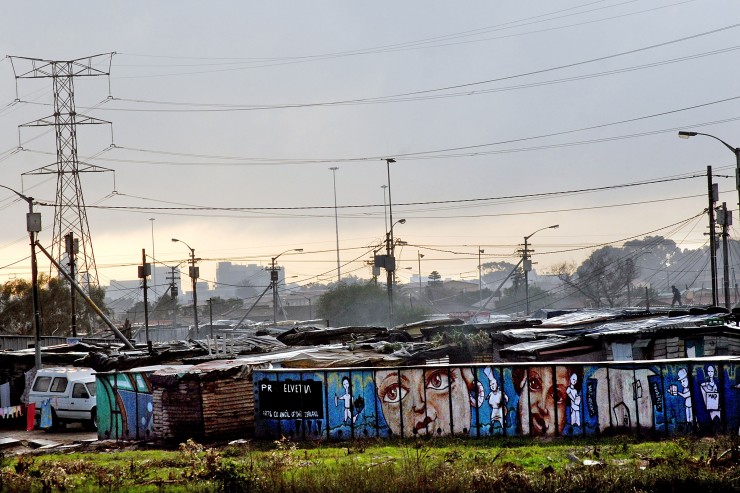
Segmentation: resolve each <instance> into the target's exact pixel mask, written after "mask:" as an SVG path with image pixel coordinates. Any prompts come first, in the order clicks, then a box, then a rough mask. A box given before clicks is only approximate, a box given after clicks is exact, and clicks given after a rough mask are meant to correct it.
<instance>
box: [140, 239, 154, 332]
mask: <svg viewBox="0 0 740 493" xmlns="http://www.w3.org/2000/svg"><path fill="white" fill-rule="evenodd" d="M151 267H152V266H151V264H149V263H147V261H146V250H145V249H143V248H142V249H141V265H140V266H139V279H141V280H142V283H143V289H144V331H145V333H146V344H147V347H148V346H149V345H150V344H151V342H150V339H149V299H148V298H147V291H148V289H147V286H146V276H148V275H149V274H151Z"/></svg>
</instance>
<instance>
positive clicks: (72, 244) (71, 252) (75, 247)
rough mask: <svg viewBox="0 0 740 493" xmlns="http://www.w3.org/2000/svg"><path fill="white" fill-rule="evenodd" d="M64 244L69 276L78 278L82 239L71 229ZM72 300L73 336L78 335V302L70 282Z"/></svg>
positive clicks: (65, 237) (65, 236)
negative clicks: (77, 266) (76, 269)
mask: <svg viewBox="0 0 740 493" xmlns="http://www.w3.org/2000/svg"><path fill="white" fill-rule="evenodd" d="M64 245H65V249H66V251H67V258H68V259H69V264H68V265H69V276H70V277H71V278H72V279H75V280H77V277H76V274H75V264H76V262H77V257H76V256H77V252H78V251H79V248H80V247H79V245H80V241H79V240H78V239H77V238H75V237H74V233H72V232H71V231H70V232H69V233H67V234H66V235H64ZM69 294H70V300H71V303H72V337H77V303H76V297H77V296H76V295H75V288H74V286H73V285H72V284H71V283H70V285H69Z"/></svg>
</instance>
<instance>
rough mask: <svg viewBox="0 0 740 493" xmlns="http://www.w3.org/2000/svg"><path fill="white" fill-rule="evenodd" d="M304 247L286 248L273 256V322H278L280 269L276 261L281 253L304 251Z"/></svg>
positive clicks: (271, 271)
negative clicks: (276, 265)
mask: <svg viewBox="0 0 740 493" xmlns="http://www.w3.org/2000/svg"><path fill="white" fill-rule="evenodd" d="M302 251H303V248H293V249H291V250H285V251H284V252H280V253H278V254H277V255H275V256H274V257H272V263H271V264H270V286H272V323H277V306H278V269H277V268H276V267H275V261H276V260H277V259H278V257H280V255H282V254H284V253H288V252H302Z"/></svg>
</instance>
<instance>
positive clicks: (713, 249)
mask: <svg viewBox="0 0 740 493" xmlns="http://www.w3.org/2000/svg"><path fill="white" fill-rule="evenodd" d="M707 194H708V198H709V208H708V211H707V212H708V213H709V259H710V264H711V265H710V267H711V269H712V306H717V246H716V243H715V242H716V240H715V237H714V236H715V234H714V226H715V222H714V187H713V184H712V167H711V166H707Z"/></svg>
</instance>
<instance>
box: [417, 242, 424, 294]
mask: <svg viewBox="0 0 740 493" xmlns="http://www.w3.org/2000/svg"><path fill="white" fill-rule="evenodd" d="M416 257H417V260H418V261H419V301H421V290H422V288H421V259H422V258H423V257H424V255H422V254H421V252H419V251H417V252H416Z"/></svg>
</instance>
